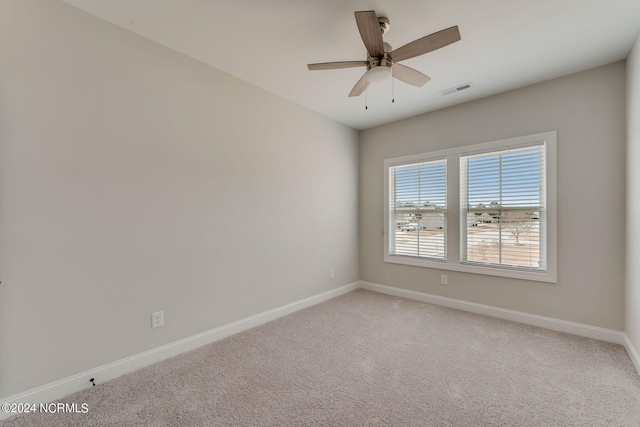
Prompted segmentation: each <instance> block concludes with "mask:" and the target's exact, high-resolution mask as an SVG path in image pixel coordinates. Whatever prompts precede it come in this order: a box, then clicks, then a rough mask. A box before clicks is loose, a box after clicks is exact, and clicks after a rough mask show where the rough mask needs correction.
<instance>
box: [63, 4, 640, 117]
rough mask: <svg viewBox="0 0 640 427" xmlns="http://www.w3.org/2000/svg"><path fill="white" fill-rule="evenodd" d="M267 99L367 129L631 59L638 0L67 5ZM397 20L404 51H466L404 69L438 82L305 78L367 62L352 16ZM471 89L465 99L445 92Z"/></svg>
mask: <svg viewBox="0 0 640 427" xmlns="http://www.w3.org/2000/svg"><path fill="white" fill-rule="evenodd" d="M63 1H65V2H66V3H69V4H71V5H74V6H76V7H78V8H80V9H83V10H85V11H87V12H89V13H91V14H94V15H96V16H98V17H100V18H103V19H105V20H107V21H110V22H112V23H114V24H116V25H118V26H121V27H123V28H126V29H128V30H130V31H133V32H134V33H137V34H139V35H141V36H143V37H146V38H148V39H151V40H154V41H155V42H157V43H160V44H162V45H165V46H167V47H169V48H171V49H174V50H176V51H179V52H182V53H183V54H185V55H188V56H190V57H192V58H195V59H197V60H199V61H202V62H204V63H207V64H210V65H212V66H213V67H216V68H218V69H220V70H223V71H226V72H228V73H230V74H232V75H234V76H236V77H238V78H240V79H243V80H245V81H247V82H250V83H253V84H254V85H256V86H259V87H261V88H263V89H265V90H267V91H269V92H272V93H275V94H277V95H280V96H282V97H283V98H286V99H289V100H291V101H293V102H295V103H298V104H300V105H303V106H305V107H307V108H309V109H311V110H314V111H317V112H318V113H321V114H323V115H325V116H327V117H330V118H332V119H334V120H337V121H339V122H341V123H344V124H346V125H348V126H351V127H353V128H355V129H366V128H370V127H373V126H377V125H381V124H384V123H389V122H392V121H396V120H399V119H403V118H406V117H411V116H415V115H417V114H421V113H425V112H427V111H433V110H436V109H440V108H444V107H447V106H450V105H454V104H459V103H462V102H467V101H470V100H473V99H478V98H482V97H485V96H488V95H492V94H495V93H499V92H503V91H506V90H510V89H514V88H518V87H522V86H526V85H530V84H532V83H537V82H541V81H544V80H548V79H551V78H555V77H560V76H563V75H567V74H571V73H574V72H577V71H582V70H586V69H589V68H593V67H596V66H600V65H604V64H608V63H611V62H615V61H618V60H622V59H625V58H626V57H627V55H628V53H629V50H630V49H631V46H632V43H633V41H634V40H635V37H636V35H637V34H638V31H639V30H640V1H639V0H608V1H604V0H527V1H524V0H482V1H479V0H393V1H384V0H269V1H265V0H63ZM359 10H375V11H376V12H377V13H378V16H386V17H388V18H389V19H390V21H391V29H390V31H389V32H388V33H386V34H385V35H384V40H385V41H386V42H388V43H389V44H391V46H393V48H398V47H400V46H402V45H404V44H406V43H409V42H411V41H413V40H415V39H417V38H420V37H422V36H425V35H427V34H431V33H433V32H435V31H439V30H442V29H445V28H447V27H450V26H452V25H458V26H459V28H460V34H461V36H462V40H461V41H459V42H457V43H454V44H452V45H449V46H446V47H444V48H442V49H440V50H437V51H435V52H431V53H428V54H426V55H423V56H420V57H417V58H413V59H409V60H407V61H403V62H402V63H403V64H404V65H407V66H410V67H413V68H416V69H418V70H419V71H421V72H423V73H425V74H427V75H428V76H430V77H431V79H432V80H431V81H430V82H429V83H427V84H426V85H425V86H423V87H422V88H415V87H412V86H408V85H407V84H405V83H402V82H399V81H397V80H396V83H395V99H396V101H395V103H394V104H392V103H391V83H390V81H386V82H380V83H375V84H372V85H371V86H369V89H368V94H367V98H368V107H369V108H368V109H367V110H365V95H364V94H363V95H362V96H360V97H357V98H348V97H347V95H348V93H349V91H350V90H351V88H352V87H353V85H354V84H355V83H356V81H357V80H358V79H359V78H360V76H361V75H362V74H363V73H364V71H365V70H364V69H360V68H352V69H340V70H329V71H308V70H307V67H306V64H308V63H314V62H329V61H348V60H365V59H366V50H365V48H364V45H363V44H362V40H361V38H360V35H359V33H358V29H357V27H356V23H355V19H354V15H353V12H354V11H359ZM467 82H472V83H473V87H472V88H471V89H468V90H466V91H463V92H458V93H454V94H451V95H447V96H441V95H440V93H439V91H441V90H444V89H448V88H450V87H453V86H457V85H459V84H462V83H467Z"/></svg>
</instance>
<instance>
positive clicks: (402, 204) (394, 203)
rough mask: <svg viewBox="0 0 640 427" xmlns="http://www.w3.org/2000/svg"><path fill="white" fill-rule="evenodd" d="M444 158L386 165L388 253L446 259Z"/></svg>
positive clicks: (445, 181)
mask: <svg viewBox="0 0 640 427" xmlns="http://www.w3.org/2000/svg"><path fill="white" fill-rule="evenodd" d="M446 195H447V163H446V160H444V159H441V160H432V161H423V162H419V163H410V164H407V165H399V166H391V167H390V168H389V202H390V205H389V221H390V223H389V233H390V236H391V238H390V241H389V254H390V255H391V256H398V255H399V256H408V257H416V258H427V259H433V260H442V261H444V260H446V258H447V248H446V245H447V241H446V229H447V227H446V221H447V200H446Z"/></svg>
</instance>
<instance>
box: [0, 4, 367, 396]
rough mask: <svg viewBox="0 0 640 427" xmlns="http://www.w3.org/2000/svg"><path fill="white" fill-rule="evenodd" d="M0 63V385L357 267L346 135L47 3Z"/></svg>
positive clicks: (29, 15) (236, 313) (140, 347)
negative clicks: (157, 318) (158, 322)
mask: <svg viewBox="0 0 640 427" xmlns="http://www.w3.org/2000/svg"><path fill="white" fill-rule="evenodd" d="M0 79H1V80H0V84H1V90H0V235H1V236H2V238H1V239H0V280H1V281H2V284H1V285H0V397H6V396H9V395H12V394H15V393H19V392H23V391H26V390H28V389H30V388H33V387H36V386H40V385H43V384H46V383H48V382H51V381H54V380H57V379H60V378H64V377H67V376H69V375H73V374H76V373H79V372H82V371H84V370H87V369H92V368H95V367H98V366H101V365H104V364H106V363H109V362H113V361H115V360H118V359H121V358H124V357H127V356H130V355H133V354H137V353H140V352H142V351H145V350H148V349H151V348H155V347H158V346H161V345H163V344H167V343H170V342H174V341H176V340H179V339H181V338H185V337H188V336H191V335H194V334H197V333H199V332H203V331H206V330H209V329H212V328H215V327H218V326H220V325H223V324H227V323H229V322H232V321H235V320H238V319H242V318H246V317H248V316H251V315H254V314H256V313H259V312H262V311H265V310H268V309H272V308H274V307H278V306H282V305H284V304H287V303H290V302H293V301H298V300H300V299H303V298H305V297H309V296H311V295H316V294H319V293H321V292H323V291H327V290H329V289H333V288H336V287H338V286H340V285H344V284H346V283H350V282H354V281H356V280H357V279H358V256H357V251H358V243H357V242H358V234H357V233H358V224H357V221H358V213H357V209H358V205H357V191H358V188H357V179H358V173H357V171H358V132H356V131H354V130H352V129H350V128H348V127H346V126H343V125H340V124H337V123H336V122H333V121H331V120H329V119H327V118H325V117H322V116H320V115H318V114H316V113H313V112H310V111H309V110H306V109H304V108H302V107H299V106H296V105H294V104H292V103H291V102H289V101H286V100H283V99H281V98H279V97H276V96H274V95H272V94H270V93H267V92H265V91H263V90H261V89H258V88H256V87H254V86H251V85H249V84H247V83H244V82H242V81H240V80H238V79H236V78H234V77H231V76H229V75H228V74H225V73H223V72H220V71H217V70H215V69H212V68H210V67H208V66H205V65H203V64H201V63H199V62H197V61H194V60H191V59H189V58H187V57H185V56H182V55H180V54H178V53H176V52H174V51H172V50H169V49H167V48H164V47H161V46H159V45H157V44H155V43H153V42H150V41H148V40H145V39H142V38H140V37H138V36H135V35H133V34H131V33H129V32H127V31H125V30H123V29H120V28H118V27H115V26H113V25H111V24H107V23H105V22H103V21H101V20H99V19H97V18H95V17H92V16H90V15H87V14H85V13H84V12H81V11H78V10H77V9H74V8H72V7H71V6H68V5H66V4H63V3H61V2H57V1H56V2H53V1H49V0H39V1H36V0H28V1H25V0H3V1H2V2H0ZM331 268H335V270H336V278H335V279H333V280H330V279H329V270H330V269H331ZM156 310H164V312H165V324H166V325H165V326H164V327H163V328H159V329H153V330H152V329H151V328H150V314H151V312H152V311H156Z"/></svg>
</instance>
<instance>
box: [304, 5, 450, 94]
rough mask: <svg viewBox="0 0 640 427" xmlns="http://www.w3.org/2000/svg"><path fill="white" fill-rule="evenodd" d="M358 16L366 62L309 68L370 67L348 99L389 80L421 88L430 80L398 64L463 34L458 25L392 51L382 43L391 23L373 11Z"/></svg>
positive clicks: (321, 64)
mask: <svg viewBox="0 0 640 427" xmlns="http://www.w3.org/2000/svg"><path fill="white" fill-rule="evenodd" d="M355 16H356V24H357V25H358V31H360V37H362V41H363V42H364V45H365V47H366V48H367V52H368V57H367V60H366V61H342V62H324V63H320V64H308V65H307V67H308V68H309V70H333V69H337V68H354V67H367V72H366V73H364V75H363V76H362V77H361V78H360V80H358V82H357V83H356V85H355V86H354V87H353V89H351V92H350V93H349V96H359V95H361V94H362V92H364V91H365V89H366V88H367V87H368V86H369V84H370V83H371V82H374V81H381V80H384V79H386V78H388V77H389V76H392V77H393V78H396V79H398V80H400V81H403V82H405V83H408V84H410V85H413V86H416V87H421V86H422V85H424V84H425V83H427V82H428V81H429V80H431V78H430V77H429V76H426V75H424V74H422V73H421V72H420V71H418V70H415V69H413V68H411V67H407V66H405V65H402V64H398V62H399V61H404V60H405V59H409V58H414V57H416V56H419V55H424V54H425V53H428V52H431V51H434V50H436V49H440V48H441V47H445V46H447V45H450V44H451V43H455V42H457V41H458V40H460V31H459V30H458V26H457V25H456V26H453V27H450V28H447V29H445V30H442V31H438V32H436V33H433V34H429V35H428V36H425V37H422V38H420V39H418V40H414V41H412V42H411V43H408V44H406V45H404V46H402V47H400V48H398V49H395V50H392V48H391V46H390V45H389V44H388V43H385V42H384V41H383V40H382V35H383V34H384V33H385V32H387V31H389V20H388V19H387V18H384V17H378V16H377V15H376V12H375V11H373V10H369V11H362V12H355Z"/></svg>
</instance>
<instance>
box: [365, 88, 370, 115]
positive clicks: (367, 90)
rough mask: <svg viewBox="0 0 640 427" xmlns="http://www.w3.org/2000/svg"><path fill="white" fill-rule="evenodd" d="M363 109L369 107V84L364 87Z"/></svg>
mask: <svg viewBox="0 0 640 427" xmlns="http://www.w3.org/2000/svg"><path fill="white" fill-rule="evenodd" d="M364 109H365V110H368V109H369V85H367V87H366V89H365V90H364Z"/></svg>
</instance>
